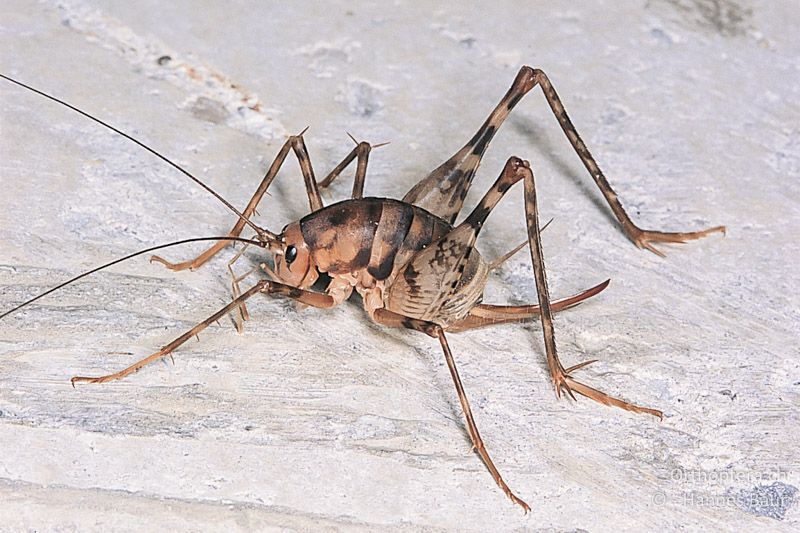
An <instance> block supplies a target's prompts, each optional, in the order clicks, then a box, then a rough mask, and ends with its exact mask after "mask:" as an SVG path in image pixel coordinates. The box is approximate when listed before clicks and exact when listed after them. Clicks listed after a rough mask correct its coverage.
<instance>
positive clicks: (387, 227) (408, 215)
mask: <svg viewBox="0 0 800 533" xmlns="http://www.w3.org/2000/svg"><path fill="white" fill-rule="evenodd" d="M299 224H300V231H301V233H302V236H303V240H304V241H305V243H306V244H307V245H308V249H309V251H310V255H311V260H312V264H314V265H316V269H317V270H318V272H320V273H325V274H328V275H329V276H330V277H331V287H330V290H329V291H328V292H329V293H334V294H337V296H338V297H337V298H336V299H337V300H341V299H346V298H347V297H348V296H349V295H350V293H351V292H352V290H353V289H355V290H356V291H357V292H359V293H360V294H361V296H362V297H363V301H364V307H365V309H366V311H367V313H369V314H370V316H372V315H374V312H375V311H376V310H377V309H380V308H384V309H387V310H389V311H392V312H394V313H398V314H401V315H403V316H406V317H411V318H416V319H420V320H426V321H429V322H432V323H435V324H439V325H441V326H446V325H449V324H451V323H453V322H456V321H459V320H461V319H463V318H464V317H465V316H466V314H467V313H468V312H469V310H470V309H471V308H473V307H474V306H475V305H476V304H477V303H478V302H480V300H481V298H482V296H483V287H484V285H485V284H486V278H487V274H488V267H487V265H486V262H485V261H484V260H483V258H482V257H481V255H480V253H479V252H478V251H477V250H476V249H474V248H473V249H472V250H469V251H468V257H467V261H466V262H465V263H464V266H463V267H462V268H461V270H459V271H458V272H459V274H460V275H459V279H458V280H457V283H456V284H455V285H454V286H450V287H444V288H442V287H440V285H439V284H438V283H437V281H438V280H436V279H433V278H430V277H426V278H422V277H421V276H420V273H419V272H418V271H417V269H415V268H414V265H412V264H411V260H412V258H414V257H415V256H416V255H417V253H418V252H422V251H423V250H425V249H426V248H427V247H428V246H430V245H431V243H436V242H439V241H440V240H441V239H442V238H444V237H446V236H447V235H448V234H450V233H451V232H452V231H453V227H452V226H451V225H450V224H449V223H448V222H446V221H444V220H442V219H441V218H439V217H437V216H436V215H433V214H432V213H430V212H428V211H427V210H425V209H422V208H421V207H417V206H415V205H412V204H409V203H406V202H402V201H399V200H394V199H391V198H357V199H350V200H344V201H342V202H338V203H335V204H332V205H329V206H327V207H325V208H323V209H321V210H319V211H315V212H313V213H311V214H309V215H307V216H305V217H303V218H302V219H301V220H300V222H299ZM453 246H456V248H457V249H454V250H452V251H451V253H450V254H448V253H447V252H446V251H442V252H440V253H439V254H438V256H436V257H434V261H436V262H437V263H438V264H439V265H440V266H442V267H444V268H446V269H448V270H452V269H455V268H458V267H457V265H456V263H457V262H458V261H459V260H460V259H461V255H462V254H463V251H461V250H460V247H458V244H457V243H453ZM337 289H338V290H337Z"/></svg>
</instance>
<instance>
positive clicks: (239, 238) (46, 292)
mask: <svg viewBox="0 0 800 533" xmlns="http://www.w3.org/2000/svg"><path fill="white" fill-rule="evenodd" d="M1 75H2V74H0V76H1ZM200 241H235V242H246V243H247V244H254V245H255V246H258V247H261V248H264V247H267V246H268V245H267V244H265V243H263V242H261V241H256V240H253V239H245V238H242V237H194V238H191V239H182V240H180V241H174V242H169V243H167V244H159V245H158V246H152V247H150V248H147V249H145V250H139V251H138V252H135V253H132V254H129V255H126V256H125V257H121V258H119V259H115V260H113V261H111V262H110V263H106V264H104V265H101V266H99V267H97V268H93V269H91V270H88V271H86V272H84V273H83V274H79V275H77V276H75V277H74V278H72V279H69V280H67V281H65V282H64V283H61V284H59V285H56V286H55V287H53V288H52V289H48V290H46V291H44V292H43V293H42V294H40V295H38V296H35V297H33V298H31V299H30V300H28V301H26V302H23V303H21V304H19V305H18V306H16V307H14V308H13V309H9V310H8V311H6V312H4V313H3V314H0V319H3V318H5V317H7V316H8V315H10V314H11V313H14V312H16V311H19V310H20V309H22V308H23V307H25V306H27V305H29V304H32V303H33V302H35V301H36V300H38V299H39V298H43V297H45V296H47V295H48V294H50V293H52V292H55V291H57V290H58V289H61V288H63V287H66V286H67V285H69V284H70V283H74V282H76V281H78V280H79V279H81V278H85V277H86V276H88V275H90V274H94V273H95V272H98V271H100V270H103V269H105V268H108V267H110V266H114V265H116V264H117V263H122V262H123V261H127V260H128V259H131V258H133V257H136V256H137V255H142V254H146V253H149V252H154V251H156V250H161V249H162V248H169V247H170V246H177V245H179V244H186V243H190V242H200Z"/></svg>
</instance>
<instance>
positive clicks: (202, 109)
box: [189, 96, 230, 124]
mask: <svg viewBox="0 0 800 533" xmlns="http://www.w3.org/2000/svg"><path fill="white" fill-rule="evenodd" d="M189 109H190V111H191V113H192V115H194V116H195V117H196V118H199V119H200V120H205V121H206V122H211V123H212V124H221V123H223V122H225V121H226V120H227V119H228V117H229V116H230V113H228V110H227V109H225V106H224V105H223V104H221V103H220V102H217V101H216V100H212V99H211V98H207V97H205V96H199V97H197V98H195V99H194V100H193V101H192V102H191V103H190V104H189Z"/></svg>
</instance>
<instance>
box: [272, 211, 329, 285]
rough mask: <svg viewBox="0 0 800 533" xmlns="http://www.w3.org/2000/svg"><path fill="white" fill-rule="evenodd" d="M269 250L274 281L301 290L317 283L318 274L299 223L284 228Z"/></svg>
mask: <svg viewBox="0 0 800 533" xmlns="http://www.w3.org/2000/svg"><path fill="white" fill-rule="evenodd" d="M270 250H271V251H272V253H273V254H274V257H275V271H274V275H275V276H277V278H278V279H277V280H276V281H280V282H281V283H286V284H287V285H291V286H293V287H298V288H301V289H307V288H308V287H311V286H312V285H313V284H314V282H315V281H317V278H318V277H319V272H318V271H317V266H316V264H315V263H314V259H313V258H312V256H311V251H310V250H309V247H308V244H307V243H306V241H305V239H304V238H303V232H302V231H301V230H300V223H299V222H292V223H291V224H289V225H288V226H286V227H285V228H284V229H283V231H282V232H281V234H280V235H278V236H277V237H276V239H275V242H274V243H273V244H271V245H270Z"/></svg>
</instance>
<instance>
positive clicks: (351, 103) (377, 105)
mask: <svg viewBox="0 0 800 533" xmlns="http://www.w3.org/2000/svg"><path fill="white" fill-rule="evenodd" d="M384 92H385V89H384V88H383V87H380V86H378V85H375V84H373V83H370V82H368V81H364V80H360V79H349V80H347V83H346V84H345V85H344V86H343V87H342V88H341V89H340V92H339V95H338V96H337V97H336V100H337V101H340V102H344V104H345V106H346V107H347V110H348V111H349V112H350V113H351V114H353V115H357V116H360V117H365V118H368V117H371V116H372V115H374V114H375V113H377V112H378V111H380V110H381V109H383V106H384V103H383V93H384Z"/></svg>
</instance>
